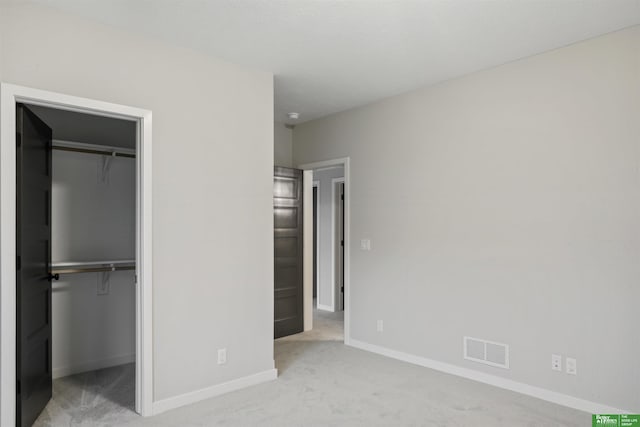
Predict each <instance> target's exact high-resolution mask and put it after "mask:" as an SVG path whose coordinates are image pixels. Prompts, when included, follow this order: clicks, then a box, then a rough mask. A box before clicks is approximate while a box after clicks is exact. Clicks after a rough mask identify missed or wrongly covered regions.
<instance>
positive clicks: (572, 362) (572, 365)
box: [566, 357, 578, 375]
mask: <svg viewBox="0 0 640 427" xmlns="http://www.w3.org/2000/svg"><path fill="white" fill-rule="evenodd" d="M566 367H567V374H569V375H578V361H577V360H576V359H574V358H573V357H567V359H566Z"/></svg>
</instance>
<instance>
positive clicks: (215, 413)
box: [36, 312, 591, 427]
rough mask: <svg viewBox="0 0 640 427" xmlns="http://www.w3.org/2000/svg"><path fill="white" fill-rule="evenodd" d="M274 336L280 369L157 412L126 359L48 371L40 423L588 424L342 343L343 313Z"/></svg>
mask: <svg viewBox="0 0 640 427" xmlns="http://www.w3.org/2000/svg"><path fill="white" fill-rule="evenodd" d="M314 326H315V327H314V330H313V331H309V332H305V333H302V334H297V335H293V336H290V337H286V338H282V339H279V340H276V341H275V360H276V367H277V368H278V373H279V376H278V379H277V380H275V381H271V382H268V383H264V384H260V385H257V386H254V387H249V388H246V389H243V390H239V391H236V392H233V393H228V394H225V395H223V396H219V397H216V398H213V399H209V400H205V401H202V402H199V403H195V404H193V405H189V406H186V407H182V408H178V409H175V410H173V411H169V412H166V413H163V414H160V415H157V416H154V417H148V418H142V417H140V416H138V415H137V414H135V413H134V412H133V409H132V407H133V401H134V384H133V382H134V375H133V374H134V369H133V365H124V366H118V367H114V368H108V369H103V370H100V371H94V372H88V373H84V374H79V375H74V376H70V377H66V378H61V379H58V380H56V381H54V397H53V399H52V401H51V402H50V403H49V405H48V406H47V408H46V409H45V411H44V412H43V413H42V415H41V416H40V418H39V419H38V421H37V422H36V426H38V427H41V426H96V427H98V426H100V427H103V426H153V427H164V426H167V427H168V426H278V427H281V426H452V427H453V426H473V427H478V426H479V427H484V426H486V427H494V426H509V427H514V426H518V427H519V426H523V427H525V426H532V427H533V426H587V425H591V417H590V415H589V414H586V413H583V412H580V411H575V410H572V409H569V408H565V407H563V406H558V405H554V404H552V403H548V402H545V401H542V400H538V399H534V398H531V397H528V396H524V395H521V394H518V393H513V392H510V391H506V390H502V389H499V388H495V387H491V386H488V385H485V384H481V383H477V382H474V381H470V380H466V379H463V378H459V377H455V376H452V375H448V374H444V373H441V372H438V371H434V370H431V369H426V368H422V367H419V366H414V365H411V364H408V363H404V362H400V361H397V360H393V359H389V358H386V357H383V356H379V355H376V354H372V353H368V352H365V351H362V350H358V349H355V348H352V347H346V346H344V345H343V343H342V315H341V313H324V312H316V313H315V314H314Z"/></svg>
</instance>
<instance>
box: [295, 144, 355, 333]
mask: <svg viewBox="0 0 640 427" xmlns="http://www.w3.org/2000/svg"><path fill="white" fill-rule="evenodd" d="M328 166H342V167H344V193H345V194H344V343H345V344H349V342H350V341H351V160H350V159H349V157H341V158H339V159H333V160H323V161H321V162H314V163H304V164H301V165H299V166H298V169H304V170H309V169H314V170H315V169H320V168H324V167H328ZM318 308H320V307H318Z"/></svg>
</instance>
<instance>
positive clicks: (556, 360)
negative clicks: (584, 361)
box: [551, 354, 562, 372]
mask: <svg viewBox="0 0 640 427" xmlns="http://www.w3.org/2000/svg"><path fill="white" fill-rule="evenodd" d="M551 369H552V370H554V371H559V372H562V356H560V355H559V354H552V355H551Z"/></svg>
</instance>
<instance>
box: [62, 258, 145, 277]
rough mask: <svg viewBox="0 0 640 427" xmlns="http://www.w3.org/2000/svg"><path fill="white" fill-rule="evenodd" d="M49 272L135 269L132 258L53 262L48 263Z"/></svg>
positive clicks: (95, 271) (134, 262) (94, 271)
mask: <svg viewBox="0 0 640 427" xmlns="http://www.w3.org/2000/svg"><path fill="white" fill-rule="evenodd" d="M50 268H51V274H73V273H100V272H109V271H121V270H135V269H136V261H135V260H134V259H131V260H129V259H127V260H116V261H81V262H54V263H51V265H50Z"/></svg>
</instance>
